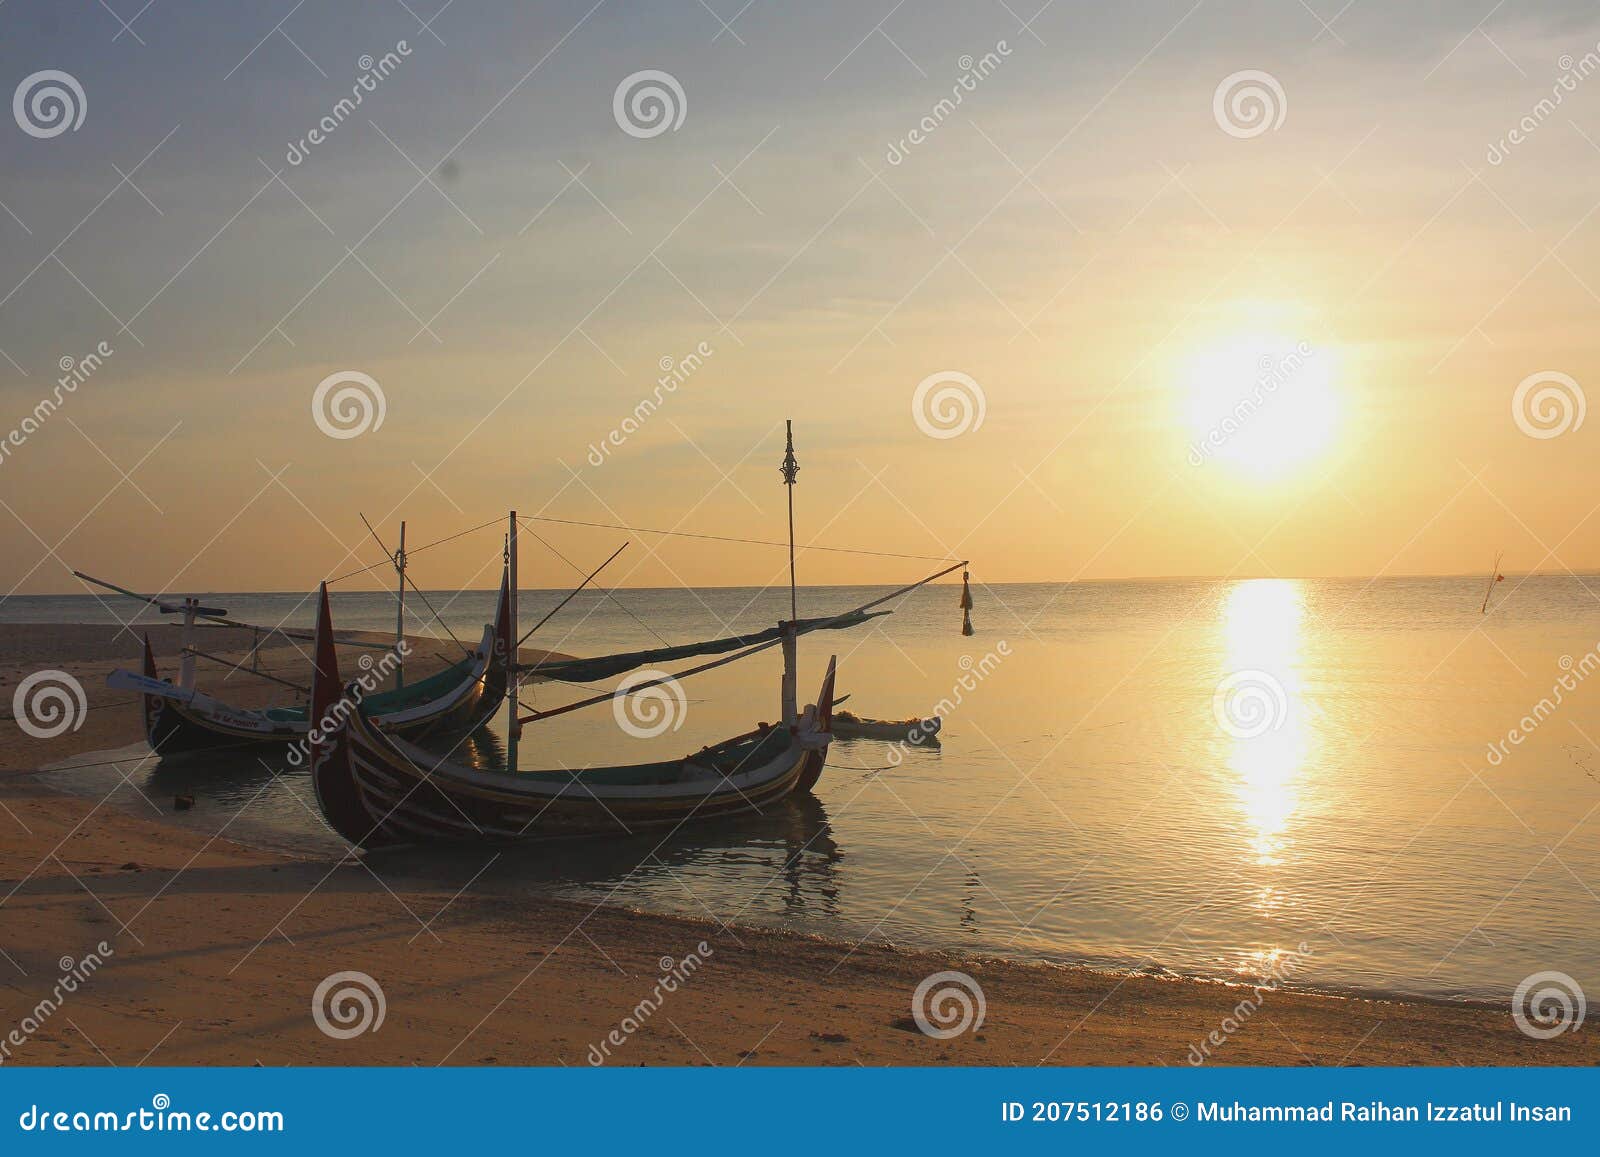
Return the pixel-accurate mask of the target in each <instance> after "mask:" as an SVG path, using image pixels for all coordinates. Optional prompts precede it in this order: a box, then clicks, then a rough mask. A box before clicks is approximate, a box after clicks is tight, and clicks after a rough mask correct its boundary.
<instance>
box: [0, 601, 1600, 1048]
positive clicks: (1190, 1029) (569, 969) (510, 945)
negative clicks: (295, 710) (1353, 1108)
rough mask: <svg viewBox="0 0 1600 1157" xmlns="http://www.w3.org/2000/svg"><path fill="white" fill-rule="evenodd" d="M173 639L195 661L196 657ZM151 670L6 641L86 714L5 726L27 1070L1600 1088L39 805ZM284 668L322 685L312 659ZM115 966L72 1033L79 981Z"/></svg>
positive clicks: (246, 695)
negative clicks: (950, 994)
mask: <svg viewBox="0 0 1600 1157" xmlns="http://www.w3.org/2000/svg"><path fill="white" fill-rule="evenodd" d="M169 630H170V629H169ZM152 638H153V641H154V642H155V645H156V648H157V651H158V654H160V653H161V652H162V651H163V650H165V651H166V652H167V654H168V655H171V654H172V653H173V652H175V650H176V641H175V639H176V636H175V635H171V636H170V637H169V638H167V639H160V638H158V637H156V636H155V635H153V636H152ZM207 649H212V648H211V647H210V646H207ZM216 649H217V650H218V652H219V653H224V652H225V648H223V647H220V646H219V647H217V648H216ZM426 650H427V648H425V653H426ZM138 654H139V650H138V643H137V640H134V639H131V638H129V637H128V636H127V635H126V634H124V635H122V637H121V638H116V637H114V636H113V635H112V632H111V630H109V629H106V628H99V627H42V626H41V627H34V626H30V627H21V628H19V627H6V628H4V629H3V630H0V679H3V680H4V684H3V686H0V693H3V697H4V700H5V702H6V704H7V705H8V706H9V703H10V700H11V696H12V692H13V690H14V688H15V685H16V682H17V680H18V679H20V678H22V677H24V676H25V675H27V674H29V673H32V672H33V671H34V670H37V669H39V668H40V667H43V666H50V667H61V668H65V669H66V670H68V671H70V672H72V673H73V674H74V676H75V677H77V678H78V679H79V680H80V681H81V683H82V685H83V687H84V690H85V692H86V694H87V696H88V699H89V706H90V710H89V711H88V713H87V715H86V716H85V718H84V723H83V725H82V727H81V728H80V729H78V730H77V731H73V732H68V733H67V734H65V735H63V736H60V737H58V738H55V739H37V738H34V737H32V736H29V735H26V734H24V733H23V732H22V731H21V730H20V729H19V727H18V726H17V724H16V723H14V722H9V721H8V722H5V723H0V769H3V770H0V831H3V832H4V838H3V839H0V897H3V903H0V952H3V956H0V1040H4V1039H5V1036H4V1034H5V1032H6V1031H7V1030H10V1029H11V1028H12V1026H19V1030H20V1031H19V1035H20V1036H21V1038H22V1043H20V1044H17V1043H15V1042H14V1041H9V1040H7V1041H6V1054H5V1055H0V1060H4V1061H5V1062H6V1063H14V1064H87V1065H95V1064H106V1063H108V1062H111V1063H116V1064H118V1065H129V1064H136V1063H139V1062H141V1061H147V1062H148V1063H151V1064H239V1065H249V1064H253V1063H260V1064H263V1065H276V1064H330V1065H332V1064H440V1063H445V1064H506V1065H509V1064H570V1065H583V1064H589V1063H592V1062H593V1061H594V1060H596V1059H597V1058H599V1059H602V1060H604V1061H605V1063H609V1064H626V1065H637V1064H651V1065H666V1064H673V1065H695V1064H718V1065H724V1064H741V1063H750V1064H913V1065H914V1064H964V1065H973V1064H980V1065H1001V1064H1041V1063H1042V1064H1055V1065H1073V1064H1152V1065H1154V1064H1171V1065H1182V1064H1186V1063H1190V1061H1191V1060H1192V1059H1193V1058H1194V1057H1195V1056H1196V1055H1198V1053H1197V1052H1196V1051H1195V1050H1199V1049H1204V1050H1205V1051H1208V1052H1209V1054H1210V1055H1209V1058H1208V1059H1207V1061H1206V1063H1212V1064H1283V1065H1308V1064H1316V1065H1339V1064H1352V1065H1356V1064H1359V1065H1379V1064H1471V1065H1485V1064H1518V1065H1521V1064H1586V1065H1587V1064H1595V1063H1597V1062H1600V1046H1597V1044H1596V1042H1595V1036H1594V1034H1593V1033H1592V1032H1583V1031H1579V1032H1576V1033H1568V1034H1563V1035H1561V1036H1558V1037H1556V1038H1554V1039H1551V1040H1548V1041H1541V1040H1535V1039H1532V1038H1530V1037H1528V1036H1525V1035H1524V1034H1523V1033H1521V1032H1520V1031H1519V1030H1518V1029H1517V1027H1516V1026H1515V1024H1514V1023H1513V1021H1512V1018H1511V1016H1510V1011H1509V1009H1508V1008H1504V1007H1477V1006H1463V1005H1449V1004H1443V1003H1430V1002H1423V1001H1404V1000H1392V1001H1390V1000H1372V999H1364V998H1357V997H1348V996H1319V995H1310V994H1305V993H1292V992H1288V991H1264V992H1263V993H1261V994H1260V998H1259V1006H1256V1004H1255V1002H1256V999H1257V996H1256V994H1255V993H1253V992H1252V990H1251V989H1249V988H1243V987H1238V986H1231V985H1222V984H1216V983H1206V982H1200V981H1194V980H1181V979H1172V978H1164V977H1156V976H1144V975H1134V976H1113V975H1107V974H1105V973H1100V972H1095V971H1092V970H1088V969H1082V968H1069V967H1051V966H1048V965H1029V964H1018V963H1001V962H993V961H982V960H970V959H961V958H959V957H955V956H951V955H946V954H940V953H925V952H907V951H902V950H898V949H895V948H893V947H890V946H887V945H880V944H865V945H859V946H857V945H850V944H842V943H837V942H832V941H826V940H821V939H816V938H809V937H798V936H792V935H785V934H781V933H774V932H769V931H759V930H753V929H747V928H741V927H729V926H722V925H719V924H718V923H717V922H716V921H715V917H716V916H719V915H721V916H726V915H728V914H726V913H720V914H719V913H708V914H707V917H708V918H707V919H706V920H704V921H696V920H687V919H682V918H677V917H667V916H658V915H652V914H645V913H637V912H631V911H626V910H623V909H619V908H610V907H591V906H587V905H578V904H573V903H570V902H562V901H554V900H549V901H544V900H538V899H526V898H519V899H515V900H510V899H508V898H507V897H505V896H503V895H493V896H490V895H484V894H475V893H474V890H473V887H472V877H471V872H467V873H465V874H464V876H463V878H462V880H461V881H460V882H459V883H457V882H452V886H450V887H439V886H433V885H419V884H418V883H417V882H416V881H415V880H414V879H409V880H408V879H407V878H406V876H405V874H404V871H403V864H402V863H399V862H397V861H396V860H395V858H394V857H374V858H372V859H370V860H362V859H357V858H355V857H348V856H347V857H343V858H340V857H337V856H332V857H325V858H320V859H319V858H304V857H301V858H295V857H290V856H284V855H279V854H276V853H272V852H267V851H262V850H259V849H255V848H249V847H244V846H241V845H239V844H235V843H232V842H229V841H228V840H227V839H226V838H225V832H224V836H223V837H222V838H219V837H216V836H207V835H206V834H204V833H201V832H198V831H194V830H187V829H182V828H178V827H175V826H173V825H171V824H169V823H166V822H164V821H163V820H162V819H161V818H160V817H159V815H158V814H157V813H158V812H159V811H160V810H161V809H163V808H165V807H170V806H171V801H168V800H159V799H158V800H151V801H137V802H138V806H139V807H141V808H146V810H145V811H144V812H142V813H141V812H139V811H135V810H128V809H126V808H124V807H121V806H118V805H116V804H113V803H110V802H106V801H102V800H98V799H95V798H91V797H87V796H76V795H66V794H61V793H59V792H57V791H55V790H53V789H51V788H49V787H46V786H45V785H44V784H42V783H40V782H39V781H38V780H37V779H35V778H34V777H33V775H32V774H31V773H32V772H33V771H35V770H36V769H38V768H39V767H41V766H42V765H45V764H48V763H52V762H58V761H60V760H63V759H65V758H67V757H68V756H69V755H72V754H75V753H78V752H83V751H88V750H101V749H106V748H116V747H122V746H125V745H126V744H128V743H130V742H132V741H134V740H136V739H137V738H138V729H139V722H138V711H137V705H136V703H135V702H134V701H132V700H131V698H130V697H128V696H126V695H125V694H122V693H118V692H111V691H108V690H107V689H106V688H105V686H104V675H105V674H106V672H107V671H109V670H110V669H111V668H112V667H113V666H116V665H118V664H119V663H127V662H129V661H136V659H137V656H138ZM439 654H440V656H441V658H443V657H444V656H445V655H446V652H445V651H444V650H443V648H439ZM266 658H267V656H265V655H264V659H266ZM175 662H176V660H175V659H171V658H169V659H167V660H166V661H165V662H164V663H163V666H164V667H166V668H171V667H173V666H175ZM271 662H272V663H273V664H274V665H275V666H278V667H281V669H282V670H285V671H293V670H296V669H300V670H303V660H301V659H300V658H299V657H298V656H297V655H296V654H295V652H294V649H293V648H292V647H275V648H273V649H272V651H271ZM217 670H218V671H219V672H220V671H221V669H220V668H219V669H217ZM423 673H425V672H423ZM208 674H209V672H208ZM219 678H220V674H212V675H210V678H209V679H208V681H207V685H208V686H212V687H215V686H217V682H216V680H218V679H219ZM254 682H257V681H254V680H247V681H246V680H241V681H240V682H239V684H238V686H239V690H238V691H237V692H235V690H234V682H233V680H229V681H228V683H227V687H228V690H227V697H228V698H230V699H234V700H236V701H239V702H245V703H248V702H250V701H251V696H252V695H253V694H265V692H256V691H252V690H249V689H247V687H246V683H254ZM135 778H137V777H135ZM147 804H148V806H146V805H147ZM493 855H494V853H493V851H491V850H486V851H485V852H484V853H483V860H484V861H485V866H486V867H487V865H488V863H489V861H490V860H491V857H492V856H493ZM102 943H104V945H105V947H106V949H107V951H106V952H104V953H100V955H101V956H102V957H103V960H102V961H101V962H100V963H99V965H98V967H97V969H96V970H95V971H94V973H93V975H92V976H89V977H88V979H87V980H85V981H83V982H82V983H77V982H76V981H75V982H74V987H75V988H76V991H73V992H70V993H65V994H64V995H63V996H62V999H61V1000H60V1002H59V1005H58V1006H55V1003H54V1000H53V997H54V994H55V990H56V988H57V985H58V982H59V981H60V980H61V977H62V969H63V968H64V967H67V968H69V970H70V969H73V968H76V969H78V970H79V971H81V962H83V961H84V960H85V959H87V958H89V955H90V954H91V953H97V952H98V948H97V946H98V945H100V944H102ZM702 945H703V946H704V947H703V948H702V947H701V946H702ZM63 958H67V959H63ZM663 969H665V970H666V972H665V973H663ZM948 970H959V971H962V972H964V973H967V974H968V975H969V976H971V977H972V978H973V979H974V980H975V982H976V984H977V986H978V987H979V988H981V990H982V993H983V997H984V1002H985V1015H984V1019H983V1022H982V1024H981V1026H980V1025H975V1024H974V1025H969V1027H967V1028H966V1030H965V1031H962V1032H961V1033H959V1035H956V1036H953V1037H950V1038H948V1039H936V1038H934V1037H931V1036H929V1035H926V1034H925V1033H924V1032H922V1031H920V1030H919V1028H918V1025H917V1023H916V1022H915V1020H914V1019H913V1017H912V1000H913V993H914V991H915V990H916V988H917V986H918V985H919V983H921V982H922V981H923V980H924V979H925V978H927V977H929V976H930V975H932V974H934V973H937V972H942V971H948ZM341 972H359V973H364V974H366V976H368V977H370V978H372V981H373V982H375V984H376V986H377V987H378V988H380V989H381V991H382V998H383V1000H382V1003H383V1009H384V1016H383V1020H382V1023H381V1025H378V1026H376V1027H375V1028H369V1029H368V1031H365V1032H362V1033H359V1034H358V1035H354V1036H351V1037H349V1038H348V1039H339V1038H338V1037H335V1036H331V1035H329V1034H328V1033H326V1032H324V1031H323V1030H322V1029H321V1028H319V1026H318V1023H317V1019H316V1018H315V1017H314V1016H313V997H314V994H315V992H316V990H317V988H318V985H319V984H320V983H322V982H323V981H325V980H326V979H327V978H329V977H331V976H333V975H334V974H336V973H341ZM664 975H665V977H666V978H667V982H664V981H663V976H664ZM357 983H360V984H365V981H358V982H357ZM333 987H334V988H335V989H337V988H340V987H343V985H342V984H341V983H340V982H335V984H334V985H333ZM47 998H48V999H47ZM42 1000H44V1001H46V1005H44V1006H42V1005H41V1003H40V1002H41V1001H42ZM348 1007H349V1008H350V1009H351V1010H354V1008H355V1006H354V1005H350V1006H348ZM949 1007H951V1008H954V1006H953V1005H952V1006H949ZM324 1019H325V1020H327V1018H326V1017H325V1018H324ZM327 1022H328V1023H329V1025H330V1027H332V1028H334V1029H335V1030H337V1029H339V1028H340V1024H339V1023H338V1022H337V1019H336V1018H335V1019H333V1020H328V1021H327ZM1229 1024H1232V1025H1234V1026H1235V1028H1234V1029H1233V1030H1231V1031H1229V1030H1228V1029H1227V1026H1228V1025H1229ZM935 1027H937V1026H935ZM1212 1033H1216V1034H1218V1035H1217V1037H1216V1038H1212V1043H1208V1042H1207V1038H1208V1036H1209V1035H1210V1034H1212ZM612 1034H615V1035H612ZM1217 1039H1220V1040H1221V1041H1222V1043H1221V1044H1217V1043H1214V1042H1215V1040H1217ZM618 1041H620V1043H617V1042H618Z"/></svg>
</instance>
